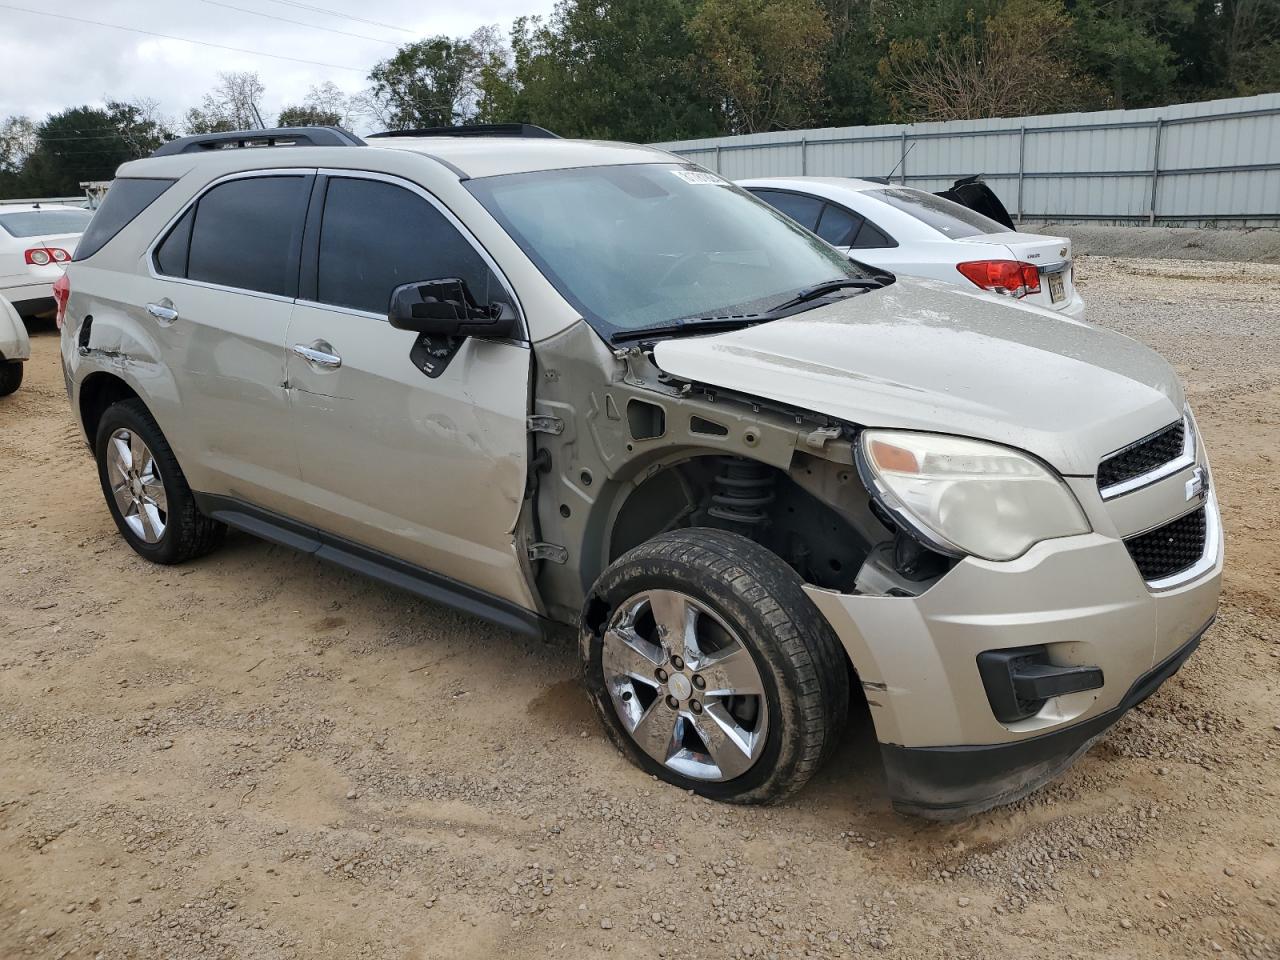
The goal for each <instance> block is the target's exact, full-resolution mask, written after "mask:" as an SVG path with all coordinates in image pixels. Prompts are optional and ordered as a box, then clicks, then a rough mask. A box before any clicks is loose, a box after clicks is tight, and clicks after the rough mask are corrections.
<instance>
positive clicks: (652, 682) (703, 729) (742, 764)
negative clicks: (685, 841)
mask: <svg viewBox="0 0 1280 960" xmlns="http://www.w3.org/2000/svg"><path fill="white" fill-rule="evenodd" d="M601 659H602V666H603V669H604V680H605V686H606V687H607V688H608V690H609V696H610V698H611V699H612V700H613V707H614V709H615V710H616V711H617V713H618V718H619V719H620V720H621V721H622V725H623V726H624V727H625V728H626V730H627V732H628V733H629V734H630V735H631V738H632V739H633V740H635V742H636V744H637V745H638V746H639V747H640V748H641V749H642V750H644V752H645V753H647V754H648V755H649V756H651V757H652V758H653V759H654V760H657V761H658V762H659V763H661V764H662V765H663V766H665V767H667V768H668V769H670V770H673V771H675V772H676V773H679V774H682V775H683V776H686V777H689V778H691V779H694V780H713V781H718V780H732V779H734V778H735V777H739V776H741V775H742V774H744V773H746V772H747V771H748V770H749V769H751V766H752V765H753V764H754V763H755V762H756V761H757V760H758V759H759V758H760V754H761V753H762V752H763V750H764V745H765V740H766V737H767V734H768V723H769V711H768V705H767V704H766V702H765V691H764V682H763V681H762V680H761V678H760V671H759V670H758V669H757V668H756V664H755V660H754V659H753V658H752V656H751V651H750V650H748V649H747V647H746V645H745V644H744V643H743V642H742V640H741V639H740V638H739V637H738V635H737V634H736V633H735V632H734V631H733V630H731V629H730V628H729V627H728V626H727V625H726V624H725V623H724V621H723V620H721V619H720V618H719V617H718V616H716V614H714V613H713V612H712V611H711V610H710V609H708V608H707V607H706V606H705V605H703V604H702V603H700V602H699V601H697V600H695V599H693V597H690V596H687V595H685V594H683V593H680V592H678V591H675V590H647V591H645V592H644V593H638V594H636V595H635V596H633V597H631V598H630V599H628V600H627V601H626V602H625V603H623V604H622V605H621V606H619V607H618V609H617V610H616V611H615V612H614V615H613V618H612V619H611V620H610V622H609V626H608V627H607V628H606V630H605V633H604V648H603V653H602V658H601Z"/></svg>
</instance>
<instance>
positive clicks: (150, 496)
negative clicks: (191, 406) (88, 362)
mask: <svg viewBox="0 0 1280 960" xmlns="http://www.w3.org/2000/svg"><path fill="white" fill-rule="evenodd" d="M94 453H95V456H96V457H97V461H98V479H99V480H100V481H101V483H102V495H103V496H104V497H105V498H106V501H107V508H108V509H109V510H110V511H111V518H112V519H113V520H115V522H116V529H118V530H119V531H120V535H121V536H122V537H124V538H125V540H126V541H127V542H128V544H129V546H131V547H133V549H134V550H135V551H136V552H137V553H138V554H139V555H140V556H142V557H145V558H146V559H148V560H150V561H152V562H153V563H164V564H173V563H182V562H184V561H186V560H191V559H193V558H195V557H199V556H202V555H203V554H206V553H208V552H209V551H211V550H213V549H214V548H216V547H217V546H218V545H219V544H220V543H221V542H222V539H223V536H224V535H225V534H226V527H225V526H223V525H222V524H221V523H219V522H217V521H216V520H211V519H209V518H208V517H206V516H204V515H203V514H202V513H200V511H199V510H198V509H197V508H196V501H195V497H194V496H193V495H192V493H191V488H190V487H189V486H187V478H186V477H185V476H184V475H183V473H182V468H181V467H179V466H178V460H177V458H176V457H175V456H174V455H173V448H171V447H170V446H169V441H167V440H166V439H165V438H164V434H163V433H161V432H160V427H159V426H158V425H157V424H156V422H155V419H154V418H153V417H152V416H151V413H150V411H149V410H147V408H146V406H145V404H143V403H142V401H141V400H123V401H121V402H119V403H115V404H112V405H111V406H110V407H108V408H107V411H106V413H104V414H103V415H102V419H101V421H99V423H98V433H97V437H96V439H95V442H94Z"/></svg>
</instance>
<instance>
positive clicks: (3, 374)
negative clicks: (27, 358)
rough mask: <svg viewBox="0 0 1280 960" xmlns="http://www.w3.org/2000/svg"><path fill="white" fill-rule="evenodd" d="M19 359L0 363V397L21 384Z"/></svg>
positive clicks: (21, 364) (11, 391)
mask: <svg viewBox="0 0 1280 960" xmlns="http://www.w3.org/2000/svg"><path fill="white" fill-rule="evenodd" d="M22 367H23V363H22V361H21V360H7V361H5V362H3V363H0V397H7V396H8V395H9V394H11V393H13V392H14V391H15V390H17V389H18V388H19V387H20V386H22Z"/></svg>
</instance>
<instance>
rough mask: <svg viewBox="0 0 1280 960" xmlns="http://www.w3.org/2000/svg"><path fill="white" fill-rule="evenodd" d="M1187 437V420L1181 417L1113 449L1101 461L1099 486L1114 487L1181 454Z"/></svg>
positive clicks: (1104, 487) (1103, 487) (1101, 487)
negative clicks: (1132, 442) (1134, 440)
mask: <svg viewBox="0 0 1280 960" xmlns="http://www.w3.org/2000/svg"><path fill="white" fill-rule="evenodd" d="M1185 441H1186V423H1185V421H1182V420H1179V421H1178V422H1177V423H1171V424H1169V425H1168V426H1167V427H1164V428H1163V429H1160V430H1157V431H1156V432H1155V433H1153V434H1151V435H1150V436H1149V437H1143V438H1142V439H1141V440H1139V441H1138V442H1137V443H1135V444H1132V445H1130V446H1128V447H1125V448H1124V449H1123V450H1120V451H1117V452H1116V453H1113V454H1112V455H1111V456H1109V457H1107V459H1105V460H1103V461H1102V463H1100V464H1098V489H1099V490H1105V489H1107V487H1114V486H1115V485H1116V484H1117V483H1124V482H1125V481H1126V480H1132V479H1133V478H1134V477H1140V476H1142V475H1143V474H1144V473H1150V472H1151V471H1152V470H1155V469H1156V468H1157V467H1160V466H1163V465H1164V464H1166V463H1168V462H1169V461H1170V460H1176V459H1177V458H1178V457H1179V456H1181V455H1182V449H1183V444H1184V442H1185Z"/></svg>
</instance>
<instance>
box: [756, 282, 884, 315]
mask: <svg viewBox="0 0 1280 960" xmlns="http://www.w3.org/2000/svg"><path fill="white" fill-rule="evenodd" d="M884 285H885V284H884V281H883V280H877V279H874V278H871V277H836V278H835V279H833V280H824V281H823V282H822V283H815V284H814V285H813V286H812V287H805V288H804V289H803V290H801V291H800V292H799V293H797V294H796V295H795V296H794V297H792V298H791V299H790V300H784V301H783V302H782V303H780V304H778V305H777V306H776V307H773V308H772V309H770V311H769V313H771V314H774V313H777V312H778V311H779V310H787V309H790V308H791V307H798V306H800V304H802V303H808V302H810V301H811V300H818V299H820V298H822V297H825V296H827V295H828V294H831V293H835V292H836V291H837V290H845V289H857V290H879V289H880V288H881V287H883V286H884Z"/></svg>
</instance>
